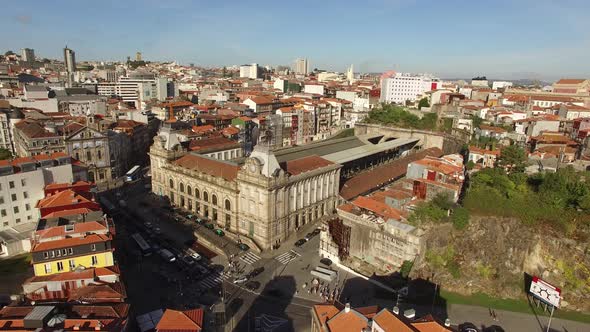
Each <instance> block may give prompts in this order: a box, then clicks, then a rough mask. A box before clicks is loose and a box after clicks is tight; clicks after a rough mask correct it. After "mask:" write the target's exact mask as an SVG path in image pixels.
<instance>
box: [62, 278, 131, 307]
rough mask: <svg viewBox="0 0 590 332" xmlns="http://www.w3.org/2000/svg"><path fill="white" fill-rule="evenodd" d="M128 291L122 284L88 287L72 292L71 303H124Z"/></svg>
mask: <svg viewBox="0 0 590 332" xmlns="http://www.w3.org/2000/svg"><path fill="white" fill-rule="evenodd" d="M126 298H127V291H126V290H125V287H124V286H123V284H122V283H121V282H114V283H112V284H111V283H99V284H91V285H86V286H84V287H82V288H77V289H74V290H72V291H71V292H70V296H69V297H68V300H69V301H83V302H90V303H106V302H124V301H125V299H126Z"/></svg>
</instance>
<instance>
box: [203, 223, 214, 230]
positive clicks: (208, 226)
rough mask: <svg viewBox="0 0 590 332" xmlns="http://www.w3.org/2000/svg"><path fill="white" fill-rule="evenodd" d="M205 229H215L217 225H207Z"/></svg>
mask: <svg viewBox="0 0 590 332" xmlns="http://www.w3.org/2000/svg"><path fill="white" fill-rule="evenodd" d="M205 227H207V228H209V229H213V228H215V225H213V224H205Z"/></svg>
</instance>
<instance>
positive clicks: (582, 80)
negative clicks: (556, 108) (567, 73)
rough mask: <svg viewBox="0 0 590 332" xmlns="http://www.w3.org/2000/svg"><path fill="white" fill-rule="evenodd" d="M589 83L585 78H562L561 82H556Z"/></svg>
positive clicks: (558, 82) (559, 82)
mask: <svg viewBox="0 0 590 332" xmlns="http://www.w3.org/2000/svg"><path fill="white" fill-rule="evenodd" d="M585 81H587V80H586V79H583V78H562V79H560V80H559V81H557V82H555V84H580V83H584V82H585Z"/></svg>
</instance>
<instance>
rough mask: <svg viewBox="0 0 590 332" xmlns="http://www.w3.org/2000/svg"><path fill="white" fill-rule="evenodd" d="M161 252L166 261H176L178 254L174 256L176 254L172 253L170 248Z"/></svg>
mask: <svg viewBox="0 0 590 332" xmlns="http://www.w3.org/2000/svg"><path fill="white" fill-rule="evenodd" d="M159 254H160V256H161V257H162V258H163V259H164V260H165V261H167V262H169V263H172V262H174V261H176V256H174V254H172V253H171V252H170V250H168V249H161V250H160V252H159Z"/></svg>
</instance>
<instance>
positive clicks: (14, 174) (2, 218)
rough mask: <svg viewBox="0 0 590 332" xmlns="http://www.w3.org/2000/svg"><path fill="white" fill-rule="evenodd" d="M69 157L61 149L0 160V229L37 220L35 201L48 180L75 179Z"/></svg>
mask: <svg viewBox="0 0 590 332" xmlns="http://www.w3.org/2000/svg"><path fill="white" fill-rule="evenodd" d="M71 160H72V158H71V157H70V156H68V155H66V154H64V153H54V154H52V155H39V156H35V157H25V158H18V159H15V160H14V161H2V163H1V164H0V231H2V230H5V229H7V228H11V227H14V226H17V225H20V224H24V223H29V222H37V220H38V219H39V210H38V209H37V208H36V206H37V201H39V200H40V199H42V198H43V197H45V192H44V188H45V185H47V184H49V183H66V182H67V183H70V182H72V181H73V180H74V176H73V171H72V165H71Z"/></svg>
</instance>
